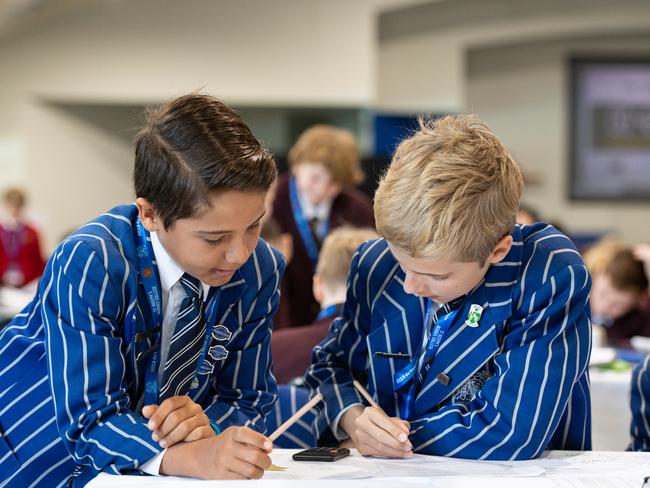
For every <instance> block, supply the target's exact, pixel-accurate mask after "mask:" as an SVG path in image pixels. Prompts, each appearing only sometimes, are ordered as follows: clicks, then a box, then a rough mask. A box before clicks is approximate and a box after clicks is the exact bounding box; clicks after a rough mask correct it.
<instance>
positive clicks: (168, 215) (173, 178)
mask: <svg viewBox="0 0 650 488" xmlns="http://www.w3.org/2000/svg"><path fill="white" fill-rule="evenodd" d="M276 175H277V169H276V164H275V161H274V160H273V157H272V156H271V154H270V153H269V152H268V151H267V150H266V149H265V148H263V147H262V146H261V145H260V143H259V141H258V140H257V139H256V138H255V136H254V135H253V133H252V132H251V130H250V129H249V128H248V126H247V125H246V124H245V123H244V121H243V120H242V119H241V117H240V115H239V114H238V113H237V112H235V111H234V110H233V109H231V108H230V107H228V106H226V105H225V104H223V103H222V102H220V101H219V100H217V99H216V98H214V97H211V96H208V95H200V94H190V95H185V96H183V97H180V98H177V99H175V100H172V101H171V102H168V103H166V104H164V105H162V106H160V107H158V108H155V109H150V110H148V111H147V114H146V124H145V126H144V127H143V128H142V130H140V132H139V133H138V135H137V136H136V138H135V169H134V171H133V180H134V186H135V194H136V197H143V198H146V199H147V200H149V202H151V204H152V205H153V206H154V208H155V210H156V213H157V214H158V215H159V216H160V217H161V219H162V223H163V225H164V226H165V228H168V227H170V226H172V225H173V224H174V222H176V220H178V219H183V218H188V217H192V216H193V215H195V214H196V212H197V211H198V210H199V209H201V208H202V207H205V206H207V205H209V204H210V200H209V195H210V194H211V193H212V192H218V191H224V190H237V191H267V190H268V189H269V187H270V186H271V184H272V183H273V181H274V180H275V178H276Z"/></svg>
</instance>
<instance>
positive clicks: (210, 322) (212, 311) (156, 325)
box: [136, 219, 221, 405]
mask: <svg viewBox="0 0 650 488" xmlns="http://www.w3.org/2000/svg"><path fill="white" fill-rule="evenodd" d="M136 229H137V237H138V242H137V244H138V246H137V251H136V253H137V256H138V270H139V273H140V276H141V278H142V284H143V286H144V290H145V293H146V295H147V300H148V302H149V306H150V308H151V315H152V318H153V327H151V328H150V329H149V331H146V332H145V334H144V336H145V337H149V336H152V335H153V336H154V337H153V339H152V340H153V341H154V342H155V345H154V346H152V348H151V349H152V351H151V354H150V355H149V360H148V362H147V370H146V376H145V389H144V405H157V404H158V368H159V362H160V331H161V330H162V322H163V313H162V298H161V297H162V294H161V292H160V279H159V277H158V268H157V267H156V266H155V265H154V264H153V247H152V246H151V242H150V241H149V232H148V231H147V230H146V229H145V228H144V226H143V225H142V222H141V221H140V219H137V220H136ZM220 298H221V289H220V288H219V289H218V290H217V291H216V293H215V294H214V296H213V297H212V298H211V300H209V305H208V310H207V313H206V334H205V337H204V338H203V349H202V351H201V356H200V358H199V362H198V364H199V365H202V364H203V360H204V359H205V357H206V354H207V352H208V349H209V346H210V342H211V339H212V328H213V327H214V324H215V323H216V312H217V307H218V305H219V302H220ZM152 331H157V332H155V333H153V332H152ZM198 388H199V386H197V387H196V388H192V389H190V394H192V393H193V392H195V391H196V390H197V389H198Z"/></svg>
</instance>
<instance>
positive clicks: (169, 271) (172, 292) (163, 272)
mask: <svg viewBox="0 0 650 488" xmlns="http://www.w3.org/2000/svg"><path fill="white" fill-rule="evenodd" d="M151 246H152V247H153V254H154V258H155V261H156V265H157V268H158V276H160V286H161V288H162V297H161V298H162V304H161V305H162V310H163V323H162V331H161V336H160V366H159V367H158V383H161V382H162V377H163V372H164V371H165V363H166V362H167V357H168V356H169V348H170V345H171V341H172V336H173V335H174V327H175V325H176V320H177V318H178V312H179V311H180V308H181V303H182V301H183V298H185V290H184V289H183V285H182V284H181V282H180V279H181V277H182V276H183V274H184V273H185V271H183V270H182V269H181V268H180V267H179V266H178V264H176V263H175V262H174V260H173V259H172V258H171V256H170V255H169V254H167V251H165V248H164V247H163V246H162V244H161V243H160V239H158V234H157V233H155V232H152V233H151ZM209 290H210V286H209V285H206V284H205V283H203V282H201V298H202V299H203V300H205V299H206V298H207V296H208V291H209ZM166 451H167V449H165V450H164V451H162V452H161V453H160V454H158V455H157V456H155V457H154V458H152V459H150V460H149V461H147V462H146V463H144V464H143V465H142V466H141V467H140V469H141V470H142V471H144V472H145V473H148V474H153V475H158V474H160V464H161V463H162V458H163V456H164V455H165V452H166Z"/></svg>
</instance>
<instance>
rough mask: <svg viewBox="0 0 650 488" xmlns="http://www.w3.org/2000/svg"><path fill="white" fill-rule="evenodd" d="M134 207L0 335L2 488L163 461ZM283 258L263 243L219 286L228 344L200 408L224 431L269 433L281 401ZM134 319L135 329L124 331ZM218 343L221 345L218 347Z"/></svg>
mask: <svg viewBox="0 0 650 488" xmlns="http://www.w3.org/2000/svg"><path fill="white" fill-rule="evenodd" d="M137 218H138V211H137V207H136V206H135V205H125V206H120V207H116V208H114V209H112V210H111V211H109V212H108V213H106V214H103V215H101V216H100V217H98V218H97V219H96V220H94V221H92V222H90V223H88V224H86V225H84V226H83V227H81V228H80V229H79V230H77V231H76V232H75V233H74V234H72V235H71V236H70V237H68V238H67V239H66V240H65V241H64V242H63V243H62V244H61V245H60V246H59V247H58V249H57V250H56V251H55V253H54V255H53V256H52V258H51V259H50V261H49V263H48V265H47V268H46V270H45V273H44V275H43V277H42V278H41V281H40V283H39V287H38V292H37V294H36V296H35V297H34V300H33V301H32V302H31V303H30V304H29V305H28V306H27V307H26V308H25V310H23V311H22V312H21V313H19V314H18V315H17V316H16V317H15V318H14V319H13V320H12V321H11V322H10V323H9V324H8V325H7V326H6V327H5V328H4V329H3V330H2V332H1V334H0V434H1V437H0V486H21V487H24V486H30V485H32V484H42V485H43V486H57V485H59V484H61V483H63V482H64V480H66V479H68V478H69V477H70V475H71V474H72V473H73V471H75V474H76V475H78V476H79V478H78V480H79V481H80V484H83V483H84V482H85V481H88V480H89V479H90V478H92V477H93V476H95V475H96V474H97V473H99V472H101V471H106V472H110V473H115V474H119V473H123V472H127V471H129V470H133V469H137V468H138V467H139V466H140V465H142V463H144V462H145V461H147V460H148V459H150V458H152V457H153V456H154V455H156V454H157V453H159V452H160V451H161V450H162V449H161V447H160V446H159V445H158V444H157V443H155V442H153V441H152V439H151V432H150V431H149V429H147V427H146V419H144V418H143V417H142V416H141V415H140V414H139V413H137V412H135V411H134V410H135V406H136V405H137V403H138V401H139V400H140V398H141V397H142V395H143V391H144V386H145V369H146V366H147V361H146V360H142V359H141V360H139V361H136V359H135V358H136V356H137V354H139V353H140V352H143V351H145V350H147V349H148V348H149V347H150V346H151V345H152V344H151V341H150V340H149V341H140V342H135V340H134V338H135V335H136V334H137V333H138V332H142V331H144V330H146V329H147V328H149V327H151V326H152V319H151V311H150V307H149V303H148V301H147V297H146V293H145V290H144V287H143V286H142V281H141V278H140V277H139V273H138V263H137V256H136V246H137V241H136V229H135V222H136V219H137ZM283 272H284V259H283V258H282V257H281V255H280V254H279V253H278V252H277V251H275V250H273V249H272V248H271V247H270V246H269V245H268V244H266V242H264V241H262V240H260V241H259V243H258V244H257V247H256V249H255V251H254V252H253V254H252V255H251V257H250V259H249V260H248V261H247V262H246V263H245V264H244V266H242V267H241V268H240V269H239V270H238V271H237V272H236V273H235V274H234V276H233V278H232V279H231V281H230V282H229V283H227V284H225V285H223V286H221V300H220V302H219V307H218V309H217V310H218V312H217V324H223V325H225V326H226V327H227V329H228V331H229V333H230V335H231V336H230V338H229V339H227V340H226V341H225V342H224V341H223V334H222V335H221V339H222V341H221V342H219V344H222V345H225V347H226V350H227V351H228V353H227V356H226V357H225V358H223V357H220V358H218V359H215V358H213V357H211V356H210V355H208V357H207V359H208V360H209V361H211V362H212V363H213V368H214V369H213V372H212V374H205V375H199V378H201V381H200V388H199V389H198V390H197V392H196V394H195V395H194V396H193V400H194V401H195V402H197V403H199V404H200V405H202V406H203V408H204V409H205V413H206V414H207V415H208V417H209V418H210V419H211V420H212V421H214V422H216V423H217V424H218V425H219V427H220V428H222V429H224V428H227V427H229V426H231V425H238V426H243V425H248V426H250V427H251V428H253V429H256V430H258V431H260V432H263V431H264V430H265V424H264V418H265V416H266V415H267V414H268V412H269V411H270V410H271V408H272V404H273V402H274V401H275V397H276V391H277V387H276V383H275V379H274V378H273V375H272V374H271V351H270V346H269V344H270V331H271V323H272V317H273V314H274V313H275V310H276V308H277V304H278V300H279V293H278V287H279V283H280V280H281V278H282V273H283ZM130 318H133V319H134V320H129V319H130ZM213 340H217V338H216V337H215V338H213Z"/></svg>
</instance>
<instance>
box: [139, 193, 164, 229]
mask: <svg viewBox="0 0 650 488" xmlns="http://www.w3.org/2000/svg"><path fill="white" fill-rule="evenodd" d="M135 204H136V206H137V207H138V214H139V215H140V220H141V221H142V225H143V226H144V228H145V229H147V230H148V231H149V232H156V231H157V230H158V228H159V225H160V224H159V223H160V219H159V217H158V216H157V215H156V210H155V209H154V206H153V205H152V204H151V202H150V201H149V200H147V199H146V198H142V197H138V198H136V199H135Z"/></svg>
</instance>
